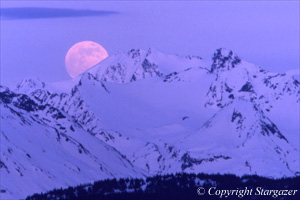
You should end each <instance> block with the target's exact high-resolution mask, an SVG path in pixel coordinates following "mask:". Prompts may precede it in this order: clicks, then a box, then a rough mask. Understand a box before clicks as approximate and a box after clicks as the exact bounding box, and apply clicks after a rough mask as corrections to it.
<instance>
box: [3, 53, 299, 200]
mask: <svg viewBox="0 0 300 200" xmlns="http://www.w3.org/2000/svg"><path fill="white" fill-rule="evenodd" d="M207 63H210V64H207ZM299 87H300V82H299V72H298V71H290V72H286V73H273V72H268V71H266V70H263V69H262V68H261V67H258V66H256V65H254V64H251V63H249V62H247V61H245V60H243V59H242V58H240V57H238V56H237V55H236V54H234V53H233V52H232V51H231V50H226V49H223V48H220V49H217V50H216V52H215V53H214V54H213V56H212V60H211V61H209V62H208V61H205V60H203V59H202V58H201V57H197V56H178V55H170V54H164V53H161V52H159V51H156V50H154V49H148V50H146V51H144V50H140V49H132V50H130V51H127V52H118V53H115V54H112V55H111V56H109V57H108V58H107V59H105V60H104V61H103V62H101V63H99V64H97V65H95V66H94V67H93V68H91V69H89V70H88V71H86V72H84V73H83V74H82V75H80V76H79V77H77V78H75V79H72V80H69V81H63V82H58V83H46V82H43V81H41V80H39V79H37V78H29V79H25V80H23V81H22V82H20V84H18V85H17V86H16V88H14V89H9V88H6V87H4V86H1V88H0V89H1V90H0V106H1V154H2V155H1V162H0V170H1V184H0V185H1V198H2V197H3V198H4V199H5V198H24V197H26V196H27V195H29V194H32V193H35V192H44V191H46V190H49V189H53V188H57V187H67V186H71V185H73V186H74V185H77V184H83V183H88V182H92V181H95V180H100V179H106V178H112V177H113V178H121V177H123V178H125V177H139V178H143V177H147V176H152V175H157V174H170V173H177V172H187V173H190V172H193V173H199V172H203V173H212V174H215V173H219V174H225V173H232V174H236V175H239V176H241V175H247V174H252V175H253V174H256V175H260V176H266V177H272V178H281V177H285V176H287V177H293V176H297V175H299V174H300V168H299V167H300V166H299V163H300V162H299V149H300V148H299V142H298V141H299V121H300V119H299V116H300V113H299V109H296V108H299V102H300V90H299Z"/></svg>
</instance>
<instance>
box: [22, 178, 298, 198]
mask: <svg viewBox="0 0 300 200" xmlns="http://www.w3.org/2000/svg"><path fill="white" fill-rule="evenodd" d="M200 186H201V187H203V188H204V189H205V194H204V195H198V194H197V188H198V187H200ZM211 187H215V189H213V190H211V191H213V192H216V189H217V190H225V189H227V190H237V189H245V187H247V189H251V188H252V189H253V195H248V196H244V197H242V198H239V197H238V196H237V195H233V196H229V197H225V196H223V197H222V198H220V196H217V195H216V194H215V195H209V194H208V190H209V188H211ZM257 187H261V188H263V189H265V190H298V191H297V192H296V193H295V195H284V196H282V195H280V196H277V197H274V196H272V195H263V196H261V195H254V192H255V189H256V188H257ZM299 190H300V177H299V176H298V177H295V178H282V179H270V178H265V177H260V176H256V175H251V176H243V177H238V176H235V175H229V174H228V175H207V174H197V175H196V174H186V173H180V174H171V175H164V176H161V175H157V176H154V177H148V178H146V179H108V180H102V181H97V182H94V183H93V184H85V185H79V186H76V187H69V188H67V189H54V190H52V191H49V192H47V193H42V194H34V195H32V196H29V197H27V198H26V200H50V199H51V200H54V199H55V200H58V199H59V200H65V199H68V200H168V199H170V200H177V199H178V200H194V199H195V200H201V199H202V200H207V199H273V200H274V199H297V200H299V199H300V191H299ZM213 192H211V193H213Z"/></svg>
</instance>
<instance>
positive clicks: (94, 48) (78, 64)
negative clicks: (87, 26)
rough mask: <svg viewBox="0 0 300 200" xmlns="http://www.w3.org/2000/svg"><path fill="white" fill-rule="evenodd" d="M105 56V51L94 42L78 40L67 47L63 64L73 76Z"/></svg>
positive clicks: (106, 54)
mask: <svg viewBox="0 0 300 200" xmlns="http://www.w3.org/2000/svg"><path fill="white" fill-rule="evenodd" d="M107 56H108V53H107V51H106V50H105V49H104V48H103V47H102V46H101V45H100V44H98V43H96V42H92V41H83V42H78V43H76V44H74V45H73V46H72V47H71V48H70V49H69V51H68V53H67V55H66V58H65V66H66V69H67V72H68V73H69V75H70V76H71V77H72V78H75V77H76V76H78V75H80V74H82V73H83V72H85V71H86V70H87V69H89V68H91V67H93V66H94V65H96V64H97V63H99V62H101V61H102V60H103V59H105V58H106V57H107Z"/></svg>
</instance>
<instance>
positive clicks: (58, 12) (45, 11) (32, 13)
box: [1, 7, 118, 20]
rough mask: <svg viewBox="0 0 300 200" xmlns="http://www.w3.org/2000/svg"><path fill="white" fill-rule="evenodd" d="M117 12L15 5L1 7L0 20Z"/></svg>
mask: <svg viewBox="0 0 300 200" xmlns="http://www.w3.org/2000/svg"><path fill="white" fill-rule="evenodd" d="M113 14H118V12H115V11H103V10H75V9H66V8H43V7H16V8H1V20H25V19H46V18H70V17H88V16H99V17H103V16H107V15H113Z"/></svg>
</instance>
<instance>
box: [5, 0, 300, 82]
mask: <svg viewBox="0 0 300 200" xmlns="http://www.w3.org/2000/svg"><path fill="white" fill-rule="evenodd" d="M84 40H91V41H95V42H97V43H99V44H101V45H102V46H103V47H104V48H105V49H106V50H107V51H108V53H109V54H112V53H114V52H116V51H127V50H130V49H132V48H141V49H147V48H149V47H153V48H155V49H157V50H159V51H162V52H165V53H173V54H180V55H198V56H202V57H204V58H206V59H210V57H211V56H212V54H213V52H214V51H215V49H216V48H219V47H225V48H228V49H231V50H233V51H234V52H236V53H237V54H238V55H239V56H240V57H242V58H243V59H245V60H247V61H250V62H252V63H255V64H257V65H260V66H262V67H263V68H265V69H267V70H270V71H278V72H284V71H286V70H290V69H297V68H298V67H299V1H223V2H222V1H198V2H197V1H190V2H186V1H184V2H183V1H166V2H162V1H153V2H150V1H127V2H126V1H124V2H121V1H110V2H109V1H101V2H99V1H98V2H97V1H89V2H87V1H63V2H58V1H46V2H41V1H13V2H9V1H1V84H4V85H6V86H13V85H15V84H16V83H17V82H19V81H20V80H22V79H23V78H26V77H39V78H40V79H41V80H43V81H46V82H53V81H61V80H67V79H70V77H69V75H68V74H67V71H66V69H65V67H64V58H65V55H66V53H67V51H68V49H69V48H70V47H71V46H72V45H73V44H75V43H77V42H80V41H84Z"/></svg>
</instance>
